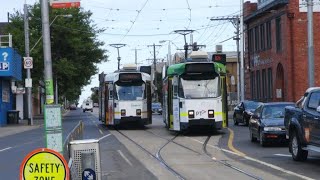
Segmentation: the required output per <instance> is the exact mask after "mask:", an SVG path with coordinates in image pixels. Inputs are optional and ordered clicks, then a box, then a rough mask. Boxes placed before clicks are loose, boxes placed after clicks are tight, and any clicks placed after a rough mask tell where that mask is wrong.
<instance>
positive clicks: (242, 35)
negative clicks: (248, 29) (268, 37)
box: [240, 0, 245, 101]
mask: <svg viewBox="0 0 320 180" xmlns="http://www.w3.org/2000/svg"><path fill="white" fill-rule="evenodd" d="M240 3H241V5H240V9H241V11H240V12H241V14H240V17H241V18H240V43H241V46H240V47H241V51H240V84H241V88H240V89H241V101H244V99H245V97H244V88H245V87H244V33H243V32H244V31H243V27H244V25H243V12H244V8H243V4H244V0H241V1H240Z"/></svg>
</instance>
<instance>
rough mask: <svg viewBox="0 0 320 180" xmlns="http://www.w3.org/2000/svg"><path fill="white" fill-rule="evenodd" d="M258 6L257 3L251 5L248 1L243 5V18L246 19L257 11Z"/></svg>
mask: <svg viewBox="0 0 320 180" xmlns="http://www.w3.org/2000/svg"><path fill="white" fill-rule="evenodd" d="M257 7H258V4H257V3H251V2H250V1H246V2H245V3H244V4H243V17H247V16H249V15H250V14H252V13H253V12H255V11H256V10H257Z"/></svg>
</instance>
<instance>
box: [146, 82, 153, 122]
mask: <svg viewBox="0 0 320 180" xmlns="http://www.w3.org/2000/svg"><path fill="white" fill-rule="evenodd" d="M146 92H147V112H148V120H149V123H150V124H152V109H151V105H152V96H151V82H150V81H147V82H146Z"/></svg>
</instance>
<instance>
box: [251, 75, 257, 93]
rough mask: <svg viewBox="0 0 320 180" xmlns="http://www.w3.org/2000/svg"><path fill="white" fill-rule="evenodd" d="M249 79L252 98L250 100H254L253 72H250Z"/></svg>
mask: <svg viewBox="0 0 320 180" xmlns="http://www.w3.org/2000/svg"><path fill="white" fill-rule="evenodd" d="M250 78H251V80H250V81H251V97H252V99H256V95H255V88H254V87H255V86H256V85H255V82H254V72H251V76H250Z"/></svg>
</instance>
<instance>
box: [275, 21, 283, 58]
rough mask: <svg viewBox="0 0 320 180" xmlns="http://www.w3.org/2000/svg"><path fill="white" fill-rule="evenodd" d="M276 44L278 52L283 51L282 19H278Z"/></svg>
mask: <svg viewBox="0 0 320 180" xmlns="http://www.w3.org/2000/svg"><path fill="white" fill-rule="evenodd" d="M276 44H277V52H279V51H281V50H282V39H281V18H280V17H279V18H277V19H276Z"/></svg>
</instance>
